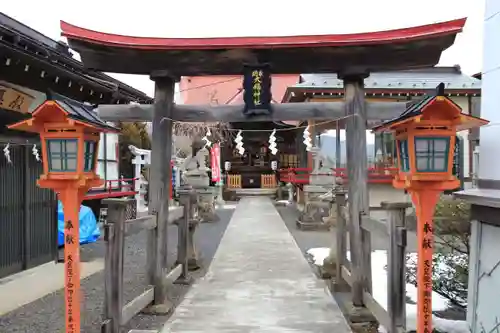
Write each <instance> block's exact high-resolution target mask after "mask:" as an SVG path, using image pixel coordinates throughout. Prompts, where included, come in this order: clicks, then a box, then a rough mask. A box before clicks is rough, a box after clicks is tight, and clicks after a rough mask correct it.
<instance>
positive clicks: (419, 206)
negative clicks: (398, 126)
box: [409, 188, 442, 333]
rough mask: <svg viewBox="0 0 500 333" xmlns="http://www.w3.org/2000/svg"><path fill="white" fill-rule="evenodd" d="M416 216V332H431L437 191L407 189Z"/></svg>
mask: <svg viewBox="0 0 500 333" xmlns="http://www.w3.org/2000/svg"><path fill="white" fill-rule="evenodd" d="M409 192H410V193H411V199H412V202H413V204H414V205H415V208H416V215H417V242H418V249H417V256H418V258H417V292H418V296H417V332H418V333H431V332H432V256H433V254H434V248H433V247H434V226H433V217H434V210H435V208H436V205H437V202H438V201H439V197H440V194H441V192H442V191H441V190H437V189H425V188H421V189H418V188H417V189H409Z"/></svg>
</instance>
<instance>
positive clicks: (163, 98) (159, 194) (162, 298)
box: [117, 73, 176, 313]
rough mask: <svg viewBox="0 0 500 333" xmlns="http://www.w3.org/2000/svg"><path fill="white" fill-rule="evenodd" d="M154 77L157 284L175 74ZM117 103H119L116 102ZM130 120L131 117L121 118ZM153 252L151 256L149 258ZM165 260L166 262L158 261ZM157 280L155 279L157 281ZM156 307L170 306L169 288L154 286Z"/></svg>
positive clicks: (152, 204) (152, 201)
mask: <svg viewBox="0 0 500 333" xmlns="http://www.w3.org/2000/svg"><path fill="white" fill-rule="evenodd" d="M151 79H152V80H153V81H154V82H155V96H154V98H155V102H154V105H152V106H151V105H148V107H150V108H151V111H152V112H151V114H150V117H149V118H148V120H147V121H152V123H153V134H152V137H153V138H152V143H151V167H150V181H149V205H148V213H149V214H158V227H157V228H156V229H153V230H150V231H148V232H149V234H148V244H147V246H148V249H147V251H148V253H155V252H156V255H157V256H158V257H160V258H162V260H157V261H156V263H157V265H156V266H155V265H152V264H149V263H148V266H147V267H154V269H151V270H150V271H148V280H149V281H150V283H154V285H160V284H159V281H161V280H162V279H163V278H164V272H163V269H164V268H165V267H167V249H168V244H167V241H168V234H167V231H168V225H167V224H168V212H169V209H168V204H169V201H170V197H169V195H168V193H169V186H172V182H171V178H172V175H171V167H170V158H171V156H172V120H171V119H172V118H171V117H172V109H173V105H174V88H175V81H176V80H175V78H172V77H170V76H168V75H165V74H162V73H159V74H152V75H151ZM117 106H118V105H117ZM122 121H130V119H122ZM153 258H154V257H153V256H148V259H147V260H148V261H149V260H152V259H153ZM159 263H163V265H158V264H159ZM155 282H156V283H155ZM153 307H154V309H153V311H155V312H157V313H164V312H165V313H166V312H168V311H169V310H170V309H171V305H170V304H169V302H168V299H167V295H166V290H165V289H161V288H155V297H154V304H153Z"/></svg>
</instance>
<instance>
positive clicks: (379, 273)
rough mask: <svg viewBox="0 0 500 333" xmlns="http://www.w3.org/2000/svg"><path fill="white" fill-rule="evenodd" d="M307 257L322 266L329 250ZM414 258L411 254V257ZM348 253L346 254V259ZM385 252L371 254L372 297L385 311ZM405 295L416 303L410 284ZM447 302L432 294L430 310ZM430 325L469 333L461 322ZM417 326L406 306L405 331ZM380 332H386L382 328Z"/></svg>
mask: <svg viewBox="0 0 500 333" xmlns="http://www.w3.org/2000/svg"><path fill="white" fill-rule="evenodd" d="M306 253H307V255H308V256H310V257H311V259H312V262H314V264H315V265H317V266H322V265H323V261H324V260H325V258H326V257H328V255H329V254H330V249H329V248H326V247H319V248H311V249H309V250H307V251H306ZM414 256H416V254H415V253H411V257H414ZM349 257H350V253H349V252H347V258H349ZM386 265H387V251H384V250H377V251H373V252H372V281H373V285H374V286H376V287H374V288H373V297H374V298H375V299H376V300H377V302H378V303H379V304H380V305H381V306H382V307H383V308H384V309H387V271H386V269H385V267H386ZM406 295H407V296H408V297H409V298H410V299H411V300H412V301H413V302H415V303H416V302H417V288H416V287H415V286H414V285H412V284H406ZM447 305H448V302H447V300H446V299H445V298H444V297H442V296H441V295H439V294H436V293H432V309H433V310H435V311H439V310H445V309H446V308H447ZM432 323H433V327H434V329H436V330H438V331H440V332H447V333H469V332H470V330H469V326H468V324H467V322H466V321H462V320H448V319H442V318H438V317H435V316H433V317H432ZM416 325H417V305H416V304H406V330H407V331H416V329H417V328H416ZM380 332H382V333H385V332H387V331H386V330H385V329H384V328H383V327H381V328H380Z"/></svg>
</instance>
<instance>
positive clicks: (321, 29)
mask: <svg viewBox="0 0 500 333" xmlns="http://www.w3.org/2000/svg"><path fill="white" fill-rule="evenodd" d="M253 8H255V9H256V11H255V12H254V11H253ZM1 10H2V11H3V12H4V13H5V14H7V15H9V16H11V17H13V18H15V19H17V20H18V21H21V22H22V23H24V24H27V25H28V26H30V27H32V28H34V29H36V30H38V31H40V32H42V33H43V34H45V35H47V36H48V37H51V38H53V39H60V28H59V21H60V20H65V21H67V22H69V23H73V24H76V25H79V26H82V27H85V28H90V29H93V30H98V31H104V32H110V33H117V34H123V35H136V36H151V37H217V36H220V37H221V36H252V35H253V36H265V35H267V36H270V35H300V34H302V35H304V34H335V33H351V32H352V33H354V32H366V31H376V30H387V29H395V28H403V27H408V26H414V25H421V24H428V23H434V22H438V21H444V20H450V19H455V18H461V17H468V20H467V24H466V26H465V31H464V33H462V34H461V35H459V37H458V38H457V40H456V43H455V45H454V46H452V47H451V48H450V49H449V50H447V51H445V53H444V54H443V56H442V59H441V62H440V64H441V65H454V64H459V65H460V66H461V67H462V69H463V71H464V72H465V73H468V74H474V73H476V72H479V71H481V67H482V56H481V54H482V23H483V12H484V0H418V1H415V0H412V1H409V0H376V1H374V0H349V1H340V0H337V1H334V0H315V1H299V0H297V1H296V2H293V1H292V2H290V1H289V0H272V1H271V0H252V1H234V0H212V1H205V0H182V1H172V0H169V1H165V0H141V1H133V0H130V1H117V0H86V1H77V2H74V3H72V2H71V1H67V0H65V1H63V0H45V1H36V0H15V1H2V6H1ZM113 76H115V77H116V78H118V79H120V80H122V81H124V82H125V83H127V84H129V85H131V86H133V87H135V88H137V89H139V90H141V91H144V92H145V93H147V94H149V95H151V96H152V95H153V84H152V82H151V81H150V80H149V78H148V77H146V76H137V75H123V74H113Z"/></svg>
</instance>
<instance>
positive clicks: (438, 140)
mask: <svg viewBox="0 0 500 333" xmlns="http://www.w3.org/2000/svg"><path fill="white" fill-rule="evenodd" d="M449 149H450V138H449V137H418V138H415V157H416V165H417V172H446V171H447V170H448V155H449Z"/></svg>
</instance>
